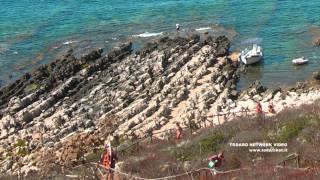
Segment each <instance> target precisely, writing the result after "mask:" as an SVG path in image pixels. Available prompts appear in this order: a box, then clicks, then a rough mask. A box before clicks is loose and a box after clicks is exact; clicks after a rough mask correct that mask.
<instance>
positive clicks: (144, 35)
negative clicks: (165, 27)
mask: <svg viewBox="0 0 320 180" xmlns="http://www.w3.org/2000/svg"><path fill="white" fill-rule="evenodd" d="M160 35H163V32H159V33H149V32H145V33H142V34H137V35H133V37H153V36H160Z"/></svg>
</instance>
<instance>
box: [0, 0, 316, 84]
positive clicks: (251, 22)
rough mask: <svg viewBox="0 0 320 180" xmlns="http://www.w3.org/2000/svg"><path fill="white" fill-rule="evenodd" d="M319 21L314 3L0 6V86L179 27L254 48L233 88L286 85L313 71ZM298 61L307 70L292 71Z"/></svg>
mask: <svg viewBox="0 0 320 180" xmlns="http://www.w3.org/2000/svg"><path fill="white" fill-rule="evenodd" d="M319 14H320V1H306V2H302V1H299V0H281V1H280V0H269V1H263V0H247V1H238V0H237V1H236V0H201V1H195V0H183V1H182V0H157V1H155V0H135V1H127V0H112V1H111V0H104V1H103V0H87V1H84V0H63V1H52V0H16V1H13V0H0V79H1V81H2V82H3V83H4V82H8V81H9V80H10V76H13V79H14V78H15V77H17V76H19V75H21V74H23V73H24V72H26V71H29V70H30V69H32V68H33V67H35V66H38V65H39V64H41V63H46V62H48V60H50V59H51V58H52V57H53V56H55V55H57V54H58V53H59V52H62V51H64V50H65V49H67V48H69V47H77V48H79V49H86V48H88V47H102V46H107V47H110V46H113V45H115V44H117V43H119V41H125V40H128V39H131V40H134V41H145V40H146V39H148V38H147V37H145V36H151V35H155V34H152V33H160V32H163V33H173V32H174V28H175V24H176V23H179V24H181V25H182V27H183V29H197V28H202V27H211V28H212V29H213V31H217V29H220V30H223V31H226V32H227V33H228V35H229V36H231V37H233V36H234V35H237V36H235V37H234V38H233V40H234V41H233V46H232V48H233V49H241V48H244V47H245V46H246V45H248V44H250V43H252V42H260V43H261V45H262V46H263V48H264V53H265V58H264V62H263V63H262V64H260V65H257V66H254V67H250V68H249V69H248V71H247V74H245V75H243V76H242V78H241V81H240V86H245V85H246V84H248V83H250V82H251V81H252V80H255V79H259V80H261V81H262V82H263V83H264V84H265V85H268V86H275V85H282V84H291V83H294V82H296V81H297V80H303V79H305V78H308V77H309V76H310V75H311V73H312V72H313V71H315V70H317V69H320V49H318V48H315V47H312V39H313V38H316V37H320V16H319ZM217 25H218V26H217ZM221 27H223V28H221ZM146 32H149V33H146ZM133 35H140V36H133ZM299 56H306V57H308V58H309V59H310V61H311V62H310V63H309V64H308V65H306V66H302V67H299V68H295V67H293V66H292V65H291V59H292V58H295V57H299Z"/></svg>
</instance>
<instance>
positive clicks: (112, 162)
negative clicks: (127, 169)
mask: <svg viewBox="0 0 320 180" xmlns="http://www.w3.org/2000/svg"><path fill="white" fill-rule="evenodd" d="M117 160H118V157H117V153H116V152H115V151H113V148H112V147H111V144H110V143H107V145H106V146H105V150H104V152H103V154H102V157H101V160H100V163H101V164H102V166H103V167H104V172H105V173H106V174H107V180H112V179H113V176H114V168H115V166H116V161H117ZM101 179H103V180H104V179H105V178H104V176H102V177H101Z"/></svg>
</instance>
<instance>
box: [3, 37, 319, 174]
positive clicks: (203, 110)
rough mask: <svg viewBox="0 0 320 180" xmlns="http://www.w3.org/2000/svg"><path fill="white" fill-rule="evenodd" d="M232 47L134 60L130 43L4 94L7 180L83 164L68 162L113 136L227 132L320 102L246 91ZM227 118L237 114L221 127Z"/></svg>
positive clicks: (195, 43) (71, 60) (158, 48)
mask: <svg viewBox="0 0 320 180" xmlns="http://www.w3.org/2000/svg"><path fill="white" fill-rule="evenodd" d="M229 47H230V42H229V40H228V39H227V38H226V37H224V36H220V37H216V38H213V37H210V36H209V37H207V38H206V39H205V40H201V39H200V36H199V35H192V36H190V37H186V38H183V37H178V38H175V39H170V38H169V37H162V38H160V39H157V40H154V41H152V42H150V43H148V44H147V45H146V46H145V47H144V48H142V49H141V50H139V51H137V52H134V53H133V50H132V43H130V42H128V43H124V44H122V45H121V46H119V47H116V48H114V49H113V50H111V51H110V52H109V53H107V55H102V54H103V50H102V49H97V50H94V51H92V52H90V53H88V54H85V55H83V56H82V57H80V58H76V57H75V56H74V55H73V52H72V50H70V51H69V52H68V53H67V54H65V55H64V56H62V57H61V58H59V59H57V60H55V61H53V62H51V63H49V64H47V65H43V66H41V67H39V68H38V69H36V70H34V71H33V72H32V73H27V74H25V75H24V76H23V77H21V78H20V79H18V80H16V81H15V82H14V83H12V84H10V85H8V86H6V87H3V88H2V89H1V90H0V99H1V101H0V128H1V135H0V154H1V157H2V158H1V170H0V172H1V173H8V174H23V175H26V174H30V173H32V172H35V171H38V170H40V169H41V168H42V167H43V165H44V163H45V162H44V159H47V158H46V155H47V154H46V153H47V152H50V153H51V154H50V156H51V157H50V158H51V159H52V161H50V163H53V164H58V165H61V166H66V164H70V163H72V162H73V161H77V160H79V157H78V155H77V154H73V156H69V155H65V154H66V151H68V150H70V149H71V151H72V149H74V148H75V147H78V146H82V145H86V146H92V147H93V148H91V149H89V150H87V149H84V150H83V151H85V153H89V151H91V150H92V149H94V148H98V147H99V145H101V144H102V143H103V141H104V140H105V139H106V138H107V137H109V138H114V137H120V138H121V139H130V138H136V137H143V136H145V135H146V134H148V133H150V131H153V132H157V131H162V130H166V129H170V128H172V127H173V126H174V124H175V122H180V123H181V124H182V125H183V126H191V124H196V125H197V126H198V128H201V126H205V125H206V124H208V123H209V122H211V123H213V124H219V123H223V122H224V121H227V120H232V119H235V118H236V117H237V116H242V115H244V114H246V115H248V113H249V114H253V112H251V111H252V110H254V107H255V103H256V102H257V101H261V102H262V105H263V108H264V109H266V106H267V105H268V104H269V103H270V102H272V103H274V105H275V110H276V111H277V112H279V111H282V110H284V109H285V108H291V107H297V106H299V105H301V104H304V103H311V102H313V101H314V100H315V99H317V98H320V91H319V90H318V88H314V87H313V86H311V87H308V84H300V85H298V86H297V87H295V88H291V89H276V90H271V89H267V88H265V87H263V86H262V85H261V84H259V82H256V83H254V84H253V85H252V86H251V87H250V88H249V89H248V90H246V91H243V92H241V93H240V92H238V91H237V90H236V83H237V80H238V63H237V62H234V61H232V60H230V59H229V58H228V55H229ZM318 76H319V75H317V74H316V73H315V75H314V81H316V82H318V79H320V78H319V77H318ZM244 110H249V112H245V111H244ZM239 111H244V112H243V113H236V112H239ZM218 113H220V114H225V113H227V114H228V115H224V116H223V118H222V119H221V118H220V120H219V119H218V118H217V116H216V114H218ZM94 136H99V138H101V139H95V138H93V137H94Z"/></svg>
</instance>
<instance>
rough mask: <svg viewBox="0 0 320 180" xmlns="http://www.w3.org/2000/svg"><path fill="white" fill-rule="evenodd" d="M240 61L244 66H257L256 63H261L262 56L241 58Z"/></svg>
mask: <svg viewBox="0 0 320 180" xmlns="http://www.w3.org/2000/svg"><path fill="white" fill-rule="evenodd" d="M240 59H241V61H242V62H243V63H244V64H248V65H249V64H255V63H257V62H259V61H261V59H262V56H252V57H244V56H241V57H240Z"/></svg>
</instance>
